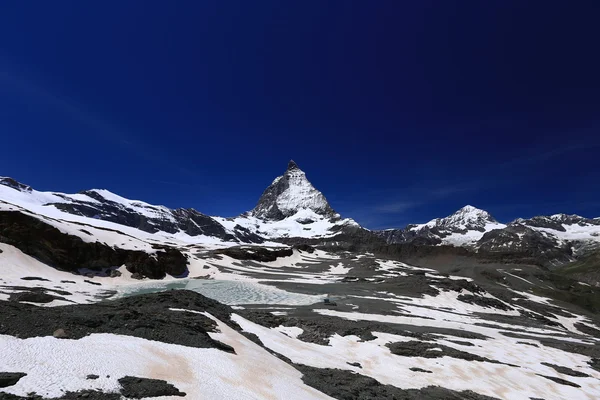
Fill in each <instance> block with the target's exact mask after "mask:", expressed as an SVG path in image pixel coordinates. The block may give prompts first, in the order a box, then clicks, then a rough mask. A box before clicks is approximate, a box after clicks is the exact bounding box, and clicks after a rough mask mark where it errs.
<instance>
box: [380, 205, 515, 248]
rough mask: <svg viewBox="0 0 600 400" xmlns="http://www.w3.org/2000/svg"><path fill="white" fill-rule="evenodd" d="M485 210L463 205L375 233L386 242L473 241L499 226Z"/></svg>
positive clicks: (439, 242)
mask: <svg viewBox="0 0 600 400" xmlns="http://www.w3.org/2000/svg"><path fill="white" fill-rule="evenodd" d="M504 227H506V225H504V224H501V223H499V222H498V221H496V219H494V217H492V216H491V215H490V213H488V212H487V211H484V210H481V209H479V208H476V207H473V206H470V205H467V206H464V207H463V208H461V209H460V210H458V211H456V212H455V213H454V214H452V215H449V216H447V217H445V218H436V219H432V220H431V221H429V222H427V223H426V224H412V225H408V226H407V227H406V228H405V229H388V230H385V231H379V232H377V234H378V235H379V236H380V237H382V238H384V239H385V240H386V242H387V243H416V244H449V245H455V246H471V245H474V244H475V243H476V242H477V241H478V240H479V239H480V238H481V237H482V236H483V235H484V234H485V233H486V232H489V231H492V230H494V229H502V228H504Z"/></svg>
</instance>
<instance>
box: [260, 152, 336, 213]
mask: <svg viewBox="0 0 600 400" xmlns="http://www.w3.org/2000/svg"><path fill="white" fill-rule="evenodd" d="M299 212H305V213H309V214H310V213H314V214H317V215H318V216H321V217H326V218H334V217H338V214H337V213H336V212H335V211H334V210H333V209H332V208H331V206H330V205H329V203H328V202H327V199H326V198H325V196H324V195H323V193H321V192H320V191H318V190H317V189H316V188H315V187H314V186H313V185H312V183H310V182H309V180H308V179H307V178H306V175H305V173H304V172H303V171H302V170H301V169H300V168H299V167H298V164H296V163H295V162H294V161H293V160H290V162H289V163H288V167H287V169H286V171H285V173H284V174H283V175H281V176H279V177H277V178H275V180H274V181H273V183H272V184H271V185H270V186H269V187H268V188H267V189H266V190H265V191H264V192H263V194H262V196H261V197H260V199H259V200H258V203H257V204H256V207H254V209H253V210H252V211H251V212H250V213H251V214H252V215H253V216H255V217H257V218H261V219H264V220H282V219H285V218H287V217H290V216H293V215H296V214H298V213H299Z"/></svg>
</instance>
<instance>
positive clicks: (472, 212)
mask: <svg viewBox="0 0 600 400" xmlns="http://www.w3.org/2000/svg"><path fill="white" fill-rule="evenodd" d="M447 218H448V219H454V220H458V219H460V220H463V221H489V222H498V221H496V219H495V218H494V217H492V215H491V214H490V213H489V212H487V211H485V210H482V209H480V208H477V207H473V206H471V205H468V204H467V205H466V206H464V207H462V208H461V209H459V210H458V211H456V212H455V213H454V214H452V215H450V216H449V217H447Z"/></svg>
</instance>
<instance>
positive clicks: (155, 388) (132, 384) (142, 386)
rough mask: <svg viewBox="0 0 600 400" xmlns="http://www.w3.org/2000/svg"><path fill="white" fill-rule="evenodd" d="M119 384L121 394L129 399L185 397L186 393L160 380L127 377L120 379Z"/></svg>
mask: <svg viewBox="0 0 600 400" xmlns="http://www.w3.org/2000/svg"><path fill="white" fill-rule="evenodd" d="M119 383H120V384H121V386H122V389H121V394H122V395H123V396H125V397H128V398H134V399H141V398H144V397H159V396H181V397H184V396H185V393H183V392H180V391H179V389H177V388H176V387H175V386H173V385H171V384H170V383H168V382H166V381H163V380H160V379H148V378H138V377H135V376H126V377H124V378H121V379H119Z"/></svg>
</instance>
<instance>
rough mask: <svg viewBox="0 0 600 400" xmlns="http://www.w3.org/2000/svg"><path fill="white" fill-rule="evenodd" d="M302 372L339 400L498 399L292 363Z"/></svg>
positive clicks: (326, 392)
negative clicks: (407, 386) (401, 384)
mask: <svg viewBox="0 0 600 400" xmlns="http://www.w3.org/2000/svg"><path fill="white" fill-rule="evenodd" d="M294 367H296V369H298V370H299V371H300V372H302V374H303V375H302V381H303V382H304V383H306V384H307V385H309V386H312V387H313V388H315V389H317V390H319V391H321V392H323V393H325V394H327V395H329V396H331V397H333V398H335V399H339V400H355V399H364V400H366V399H382V400H396V399H401V400H497V399H495V398H493V397H489V396H484V395H481V394H477V393H475V392H473V391H471V390H465V391H462V392H457V391H454V390H450V389H445V388H442V387H439V386H428V387H425V388H423V389H400V388H397V387H395V386H392V385H383V384H381V383H380V382H378V381H376V380H375V379H373V378H370V377H367V376H364V375H361V374H357V373H354V372H351V371H347V370H341V369H330V368H314V367H308V366H305V365H298V364H295V365H294Z"/></svg>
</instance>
